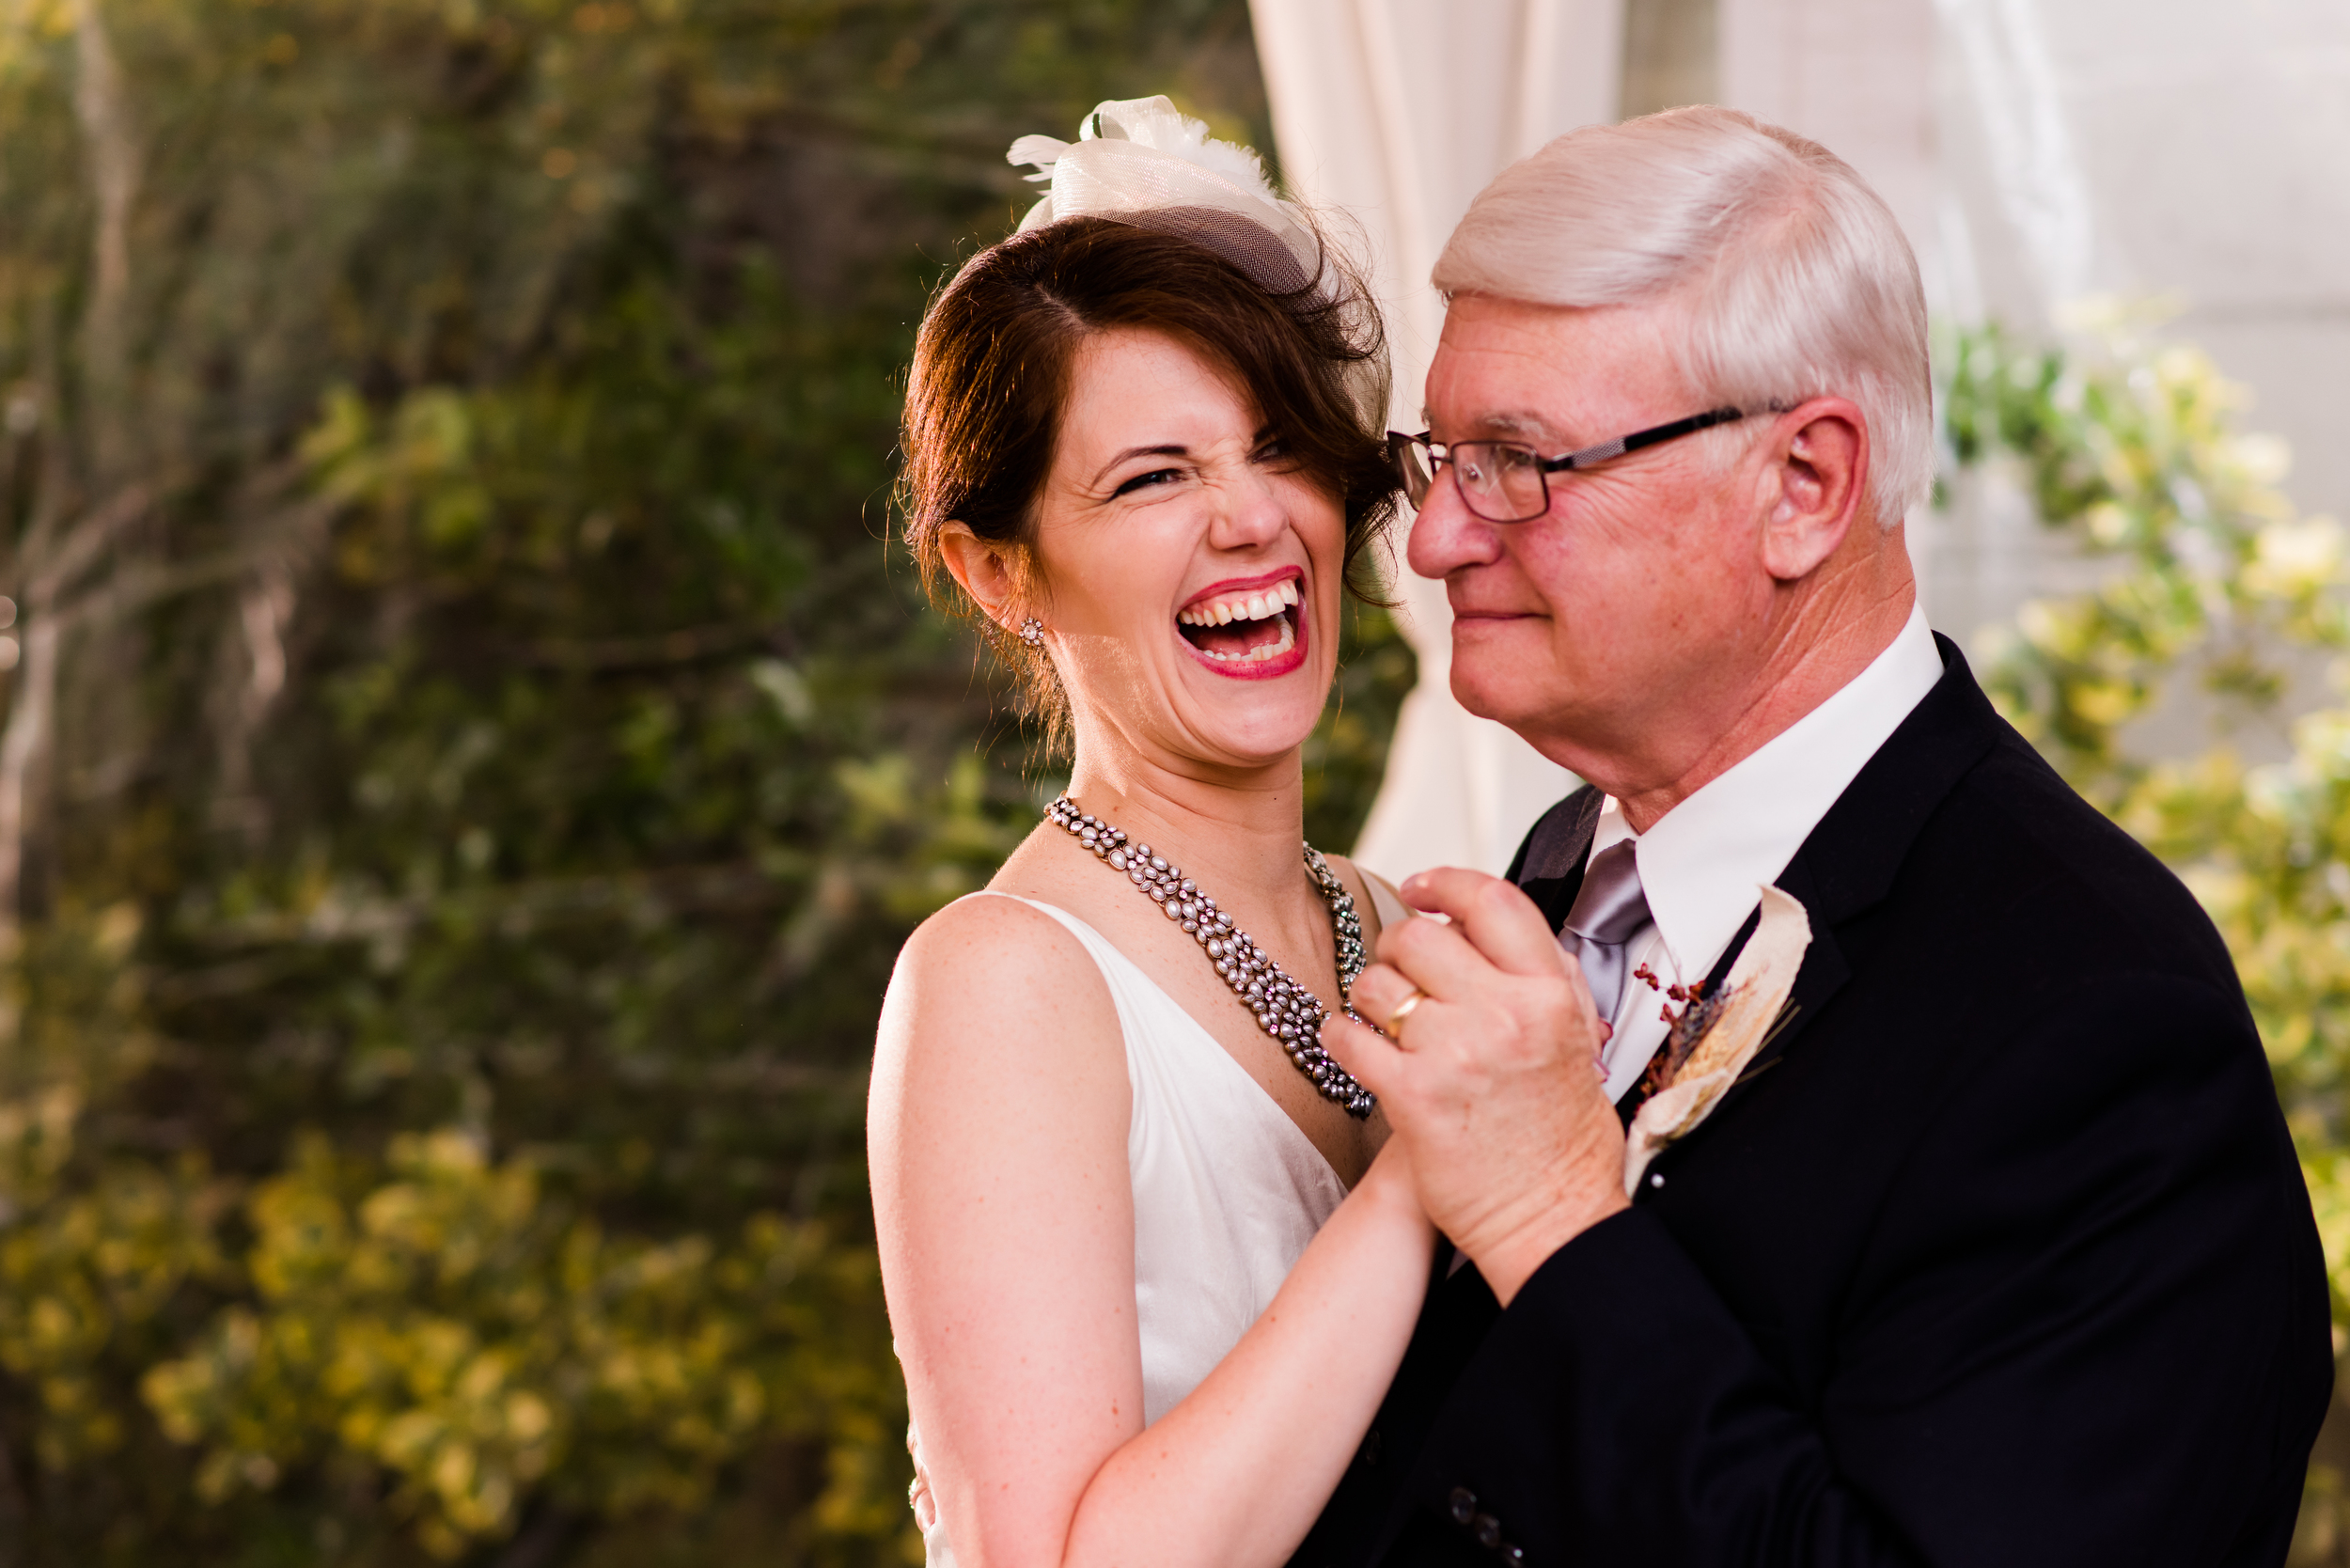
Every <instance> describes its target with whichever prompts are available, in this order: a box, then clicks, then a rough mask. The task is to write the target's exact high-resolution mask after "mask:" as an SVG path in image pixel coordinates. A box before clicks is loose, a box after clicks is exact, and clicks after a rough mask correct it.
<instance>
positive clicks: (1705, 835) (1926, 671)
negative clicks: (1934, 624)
mask: <svg viewBox="0 0 2350 1568" xmlns="http://www.w3.org/2000/svg"><path fill="white" fill-rule="evenodd" d="M1941 679H1942V654H1941V651H1940V650H1938V649H1936V648H1935V645H1934V634H1933V632H1932V631H1930V630H1929V629H1928V628H1927V626H1926V616H1925V611H1924V610H1923V609H1922V608H1913V609H1912V610H1911V611H1910V612H1909V621H1908V624H1906V625H1904V627H1903V628H1902V629H1901V632H1900V634H1899V635H1896V636H1895V637H1894V638H1893V640H1892V642H1890V643H1889V644H1888V645H1887V647H1886V649H1885V651H1884V652H1882V653H1879V654H1878V655H1877V656H1876V658H1875V659H1874V660H1873V661H1872V662H1871V664H1870V666H1869V667H1868V668H1866V669H1864V670H1862V671H1861V672H1860V673H1859V674H1858V675H1856V676H1855V677H1853V679H1852V681H1851V682H1849V683H1848V684H1846V685H1845V686H1844V687H1843V688H1842V689H1841V690H1840V691H1839V692H1837V694H1836V695H1835V696H1833V697H1831V698H1828V699H1827V700H1826V701H1825V702H1823V703H1821V704H1820V705H1819V706H1818V707H1817V708H1814V709H1812V710H1811V712H1810V713H1806V714H1805V715H1804V716H1803V717H1801V718H1799V719H1797V720H1796V721H1795V722H1794V724H1792V725H1790V726H1788V727H1787V729H1784V730H1782V731H1780V732H1779V733H1778V734H1777V735H1775V736H1773V737H1772V738H1771V739H1770V740H1768V741H1766V742H1765V743H1763V745H1762V746H1760V747H1759V748H1757V749H1756V750H1755V751H1753V752H1752V753H1750V754H1749V755H1747V757H1745V758H1743V759H1742V760H1740V761H1739V762H1738V763H1737V764H1736V765H1735V766H1733V767H1731V769H1730V770H1729V771H1728V772H1726V773H1724V774H1722V775H1721V776H1719V777H1717V778H1716V779H1714V780H1712V781H1711V782H1710V783H1708V784H1707V785H1705V787H1704V788H1702V789H1700V790H1699V791H1698V792H1696V793H1695V794H1693V795H1691V796H1690V797H1689V798H1688V799H1686V800H1684V801H1683V802H1682V803H1681V804H1680V805H1678V806H1676V807H1674V808H1672V809H1671V810H1670V811H1668V812H1666V813H1665V815H1664V816H1662V817H1660V818H1658V819H1657V820H1656V821H1655V822H1654V823H1651V824H1650V826H1649V830H1648V831H1647V832H1646V833H1637V834H1636V833H1634V832H1633V831H1632V824H1631V823H1627V822H1626V821H1624V816H1623V809H1622V807H1621V806H1620V805H1619V804H1618V803H1617V801H1616V798H1615V797H1614V796H1613V795H1610V796H1609V797H1608V798H1607V800H1606V804H1605V805H1604V806H1603V807H1602V808H1601V809H1600V817H1599V831H1598V832H1597V833H1596V834H1595V835H1594V836H1593V837H1592V839H1591V849H1590V853H1591V854H1592V855H1597V854H1598V853H1599V852H1600V851H1602V850H1604V849H1606V848H1608V847H1609V846H1611V845H1614V844H1620V843H1622V841H1623V840H1624V839H1633V840H1635V844H1636V847H1635V848H1634V850H1633V858H1634V859H1635V860H1636V861H1637V862H1638V864H1639V868H1640V887H1641V890H1642V891H1643V892H1645V893H1646V894H1647V895H1648V908H1649V918H1650V919H1651V921H1652V922H1653V924H1651V925H1650V926H1648V927H1647V928H1646V929H1645V930H1642V931H1638V932H1635V933H1633V934H1632V936H1631V937H1630V939H1629V940H1628V941H1627V942H1626V943H1625V956H1626V959H1627V960H1628V962H1629V963H1630V964H1631V965H1633V966H1634V967H1637V966H1638V965H1640V964H1646V965H1648V967H1649V969H1650V971H1651V972H1652V973H1653V974H1654V975H1655V976H1656V977H1657V978H1658V980H1661V981H1662V982H1663V983H1664V984H1666V985H1674V984H1687V983H1689V982H1691V981H1693V980H1703V979H1704V978H1705V977H1706V976H1707V975H1708V974H1710V973H1712V971H1713V968H1714V965H1715V964H1716V963H1717V962H1718V961H1719V960H1720V958H1721V956H1722V953H1723V951H1724V949H1727V948H1728V947H1729V946H1730V940H1731V937H1733V936H1735V935H1737V934H1738V928H1739V927H1740V926H1742V925H1744V924H1746V920H1747V916H1748V915H1751V914H1753V913H1754V909H1755V905H1756V904H1758V903H1759V902H1762V896H1763V895H1762V889H1763V886H1766V885H1768V884H1770V883H1772V882H1775V881H1777V880H1778V874H1779V873H1780V872H1781V871H1783V870H1786V869H1787V863H1788V862H1789V861H1790V860H1793V859H1794V857H1795V851H1797V850H1799V849H1801V848H1802V847H1803V841H1804V840H1805V839H1808V838H1810V836H1811V830H1812V829H1813V828H1814V827H1817V826H1818V825H1819V823H1820V819H1821V818H1822V817H1825V816H1826V815H1827V811H1828V808H1829V807H1831V806H1833V805H1835V804H1836V800H1837V797H1838V796H1840V795H1841V794H1842V793H1843V792H1844V790H1845V787H1846V786H1847V785H1849V784H1851V783H1852V781H1853V779H1854V777H1855V776H1857V775H1858V774H1859V772H1860V770H1861V768H1862V767H1863V766H1865V765H1866V764H1867V763H1868V760H1869V759H1870V758H1872V757H1873V756H1875V755H1876V753H1877V749H1878V748H1879V747H1880V746H1882V745H1885V743H1886V742H1887V741H1888V740H1890V739H1891V738H1892V735H1893V731H1894V730H1896V729H1900V728H1901V723H1902V720H1904V719H1905V718H1907V717H1908V716H1909V713H1910V710H1911V709H1913V708H1915V707H1917V706H1918V704H1919V702H1920V701H1922V700H1923V699H1924V698H1925V695H1926V693H1928V692H1930V691H1932V690H1933V689H1934V684H1935V682H1937V681H1939V680H1941ZM1584 865H1585V866H1586V868H1587V869H1588V868H1589V866H1590V861H1589V859H1586V860H1585V862H1584ZM1664 1006H1665V998H1664V997H1662V996H1659V995H1657V993H1656V992H1654V991H1652V990H1650V989H1649V987H1648V985H1647V984H1646V983H1645V982H1643V981H1641V980H1626V981H1625V983H1624V988H1623V996H1622V999H1621V1000H1620V1001H1619V1002H1618V1003H1617V1005H1616V1015H1615V1017H1614V1018H1613V1019H1611V1020H1610V1022H1611V1023H1613V1024H1614V1025H1615V1034H1614V1035H1613V1037H1611V1038H1610V1039H1609V1040H1608V1042H1607V1045H1606V1049H1605V1050H1603V1051H1602V1052H1601V1054H1600V1060H1601V1063H1602V1065H1603V1066H1604V1067H1605V1068H1606V1074H1607V1097H1608V1098H1609V1099H1610V1100H1620V1099H1622V1097H1623V1095H1624V1093H1625V1091H1626V1090H1630V1089H1631V1088H1632V1086H1633V1085H1635V1084H1637V1083H1638V1082H1639V1080H1640V1074H1641V1072H1642V1071H1643V1070H1644V1069H1645V1068H1646V1067H1647V1066H1648V1062H1649V1058H1651V1057H1653V1056H1654V1055H1655V1054H1656V1048H1657V1047H1658V1046H1659V1045H1662V1044H1663V1043H1665V1035H1666V1033H1667V1031H1668V1028H1669V1026H1668V1025H1667V1024H1666V1022H1665V1020H1664V1018H1663V1016H1662V1011H1663V1008H1664Z"/></svg>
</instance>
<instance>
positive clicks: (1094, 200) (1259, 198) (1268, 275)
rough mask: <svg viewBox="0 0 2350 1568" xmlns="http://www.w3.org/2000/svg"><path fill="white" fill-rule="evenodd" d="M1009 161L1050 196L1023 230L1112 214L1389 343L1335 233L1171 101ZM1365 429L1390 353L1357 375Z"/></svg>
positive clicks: (1137, 108) (1097, 123)
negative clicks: (1324, 308)
mask: <svg viewBox="0 0 2350 1568" xmlns="http://www.w3.org/2000/svg"><path fill="white" fill-rule="evenodd" d="M1005 161H1006V162H1008V163H1011V164H1012V165H1022V164H1028V165H1035V167H1036V168H1037V170H1038V171H1039V172H1037V173H1035V174H1031V175H1029V176H1027V178H1028V180H1030V181H1031V182H1034V183H1037V184H1049V185H1050V186H1051V187H1052V188H1051V190H1050V192H1049V193H1048V194H1047V195H1046V196H1044V198H1043V199H1042V201H1039V202H1038V203H1037V204H1036V205H1035V206H1034V207H1032V208H1030V209H1029V210H1028V213H1027V216H1026V217H1024V218H1022V219H1021V220H1020V231H1021V232H1023V233H1026V232H1027V231H1028V230H1029V229H1032V228H1042V227H1044V226H1045V225H1046V224H1049V223H1056V222H1058V221H1059V220H1061V219H1063V218H1106V219H1109V220H1111V221H1112V222H1115V223H1124V224H1131V225H1134V226H1135V227H1138V228H1155V229H1158V230H1161V231H1162V232H1165V233H1171V234H1177V235H1180V236H1182V237H1183V238H1184V239H1187V240H1190V241H1192V242H1194V243H1197V244H1199V245H1201V246H1203V247H1204V248H1206V249H1208V250H1212V251H1214V252H1215V253H1216V254H1217V255H1218V256H1221V257H1223V258H1224V259H1226V260H1227V261H1230V262H1231V263H1232V265H1234V266H1236V267H1238V268H1239V269H1240V270H1241V271H1242V272H1244V273H1246V274H1248V276H1249V277H1250V278H1251V279H1253V280H1254V281H1255V282H1256V283H1257V285H1258V287H1260V288H1261V289H1263V290H1266V291H1267V292H1268V293H1273V294H1284V295H1288V294H1299V293H1303V292H1305V291H1306V290H1314V291H1315V292H1316V293H1318V294H1319V295H1320V297H1321V298H1322V299H1323V300H1324V302H1325V303H1327V304H1328V305H1330V306H1334V307H1336V308H1337V309H1338V310H1340V312H1341V313H1342V317H1343V319H1346V320H1348V321H1350V322H1357V323H1361V322H1365V321H1366V319H1367V318H1368V319H1369V321H1368V324H1370V325H1371V332H1370V333H1369V334H1367V335H1365V334H1359V333H1355V334H1350V336H1356V337H1368V339H1369V340H1371V341H1374V342H1378V341H1384V336H1385V335H1384V333H1383V332H1381V331H1380V330H1379V329H1378V327H1377V325H1376V321H1375V318H1376V314H1377V312H1376V307H1375V306H1372V305H1371V302H1370V300H1369V299H1368V298H1367V297H1366V296H1365V294H1364V292H1363V290H1362V288H1361V286H1360V284H1359V283H1358V282H1357V281H1356V277H1357V275H1358V269H1357V268H1355V266H1353V265H1351V264H1349V262H1348V261H1347V259H1345V258H1344V257H1343V255H1342V254H1341V253H1340V252H1339V251H1338V250H1337V249H1336V248H1335V247H1334V246H1332V244H1331V243H1330V240H1329V237H1328V234H1327V231H1326V228H1325V227H1324V225H1323V224H1321V223H1319V222H1317V221H1316V219H1315V218H1314V217H1313V216H1309V215H1308V212H1306V210H1305V209H1304V208H1302V207H1300V206H1298V205H1297V204H1296V203H1295V202H1291V201H1284V200H1282V199H1281V198H1280V197H1279V196H1276V195H1274V193H1273V187H1272V184H1271V183H1270V182H1269V181H1268V180H1266V179H1265V172H1264V165H1263V163H1262V162H1261V160H1260V159H1259V158H1258V156H1257V154H1256V153H1255V152H1254V151H1252V150H1251V149H1248V148H1246V147H1242V146H1240V145H1238V144H1237V143H1234V142H1224V141H1217V140H1215V139H1214V137H1212V136H1210V135H1209V134H1208V127H1207V124H1206V122H1205V121H1202V120H1197V119H1194V118H1191V117H1190V116H1188V115H1186V114H1184V113H1183V111H1182V110H1180V109H1178V108H1176V107H1175V105H1174V103H1173V102H1170V101H1169V100H1167V98H1165V97H1156V98H1124V99H1109V100H1106V101H1105V102H1102V103H1099V104H1097V105H1095V107H1094V110H1093V112H1092V113H1091V114H1089V115H1088V116H1086V118H1085V119H1084V121H1083V122H1082V123H1081V124H1080V125H1079V126H1078V128H1077V139H1076V140H1075V141H1074V142H1064V141H1061V140H1059V139H1058V138H1057V137H1053V136H1039V135H1029V136H1023V137H1021V138H1020V139H1019V140H1018V141H1016V142H1014V143H1012V144H1011V150H1010V151H1009V152H1007V153H1006V154H1005ZM1350 379H1351V380H1352V382H1353V383H1354V388H1353V389H1354V393H1355V400H1356V401H1357V402H1358V403H1359V404H1360V405H1361V411H1362V413H1363V416H1364V417H1365V419H1366V420H1367V421H1369V422H1370V423H1372V424H1377V423H1380V422H1383V421H1384V420H1385V419H1386V417H1387V356H1386V354H1385V353H1379V354H1377V355H1376V356H1375V358H1374V359H1372V360H1370V361H1366V362H1365V364H1364V365H1363V366H1362V367H1361V368H1360V369H1359V371H1358V372H1357V373H1355V375H1353V376H1352V377H1351V378H1350Z"/></svg>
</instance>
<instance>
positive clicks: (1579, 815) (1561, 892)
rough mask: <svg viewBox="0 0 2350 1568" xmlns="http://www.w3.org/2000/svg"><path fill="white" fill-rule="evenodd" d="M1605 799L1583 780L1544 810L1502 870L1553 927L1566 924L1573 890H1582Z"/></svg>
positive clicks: (1573, 902) (1572, 899) (1573, 903)
mask: <svg viewBox="0 0 2350 1568" xmlns="http://www.w3.org/2000/svg"><path fill="white" fill-rule="evenodd" d="M1606 803H1607V796H1606V794H1605V793H1604V792H1601V791H1600V790H1599V789H1598V788H1596V787H1595V786H1593V785H1590V784H1586V785H1584V786H1583V788H1581V789H1579V790H1577V791H1575V792H1574V793H1573V794H1571V795H1569V796H1567V798H1566V799H1564V800H1562V801H1560V802H1559V804H1558V805H1556V806H1554V807H1552V808H1550V809H1549V810H1547V811H1545V812H1543V816H1542V820H1541V821H1539V822H1537V823H1535V824H1534V827H1533V831H1531V832H1529V833H1528V834H1527V836H1526V841H1525V842H1524V843H1522V844H1520V845H1519V846H1518V853H1517V855H1516V856H1515V857H1514V858H1513V859H1512V860H1511V862H1510V870H1508V871H1507V872H1505V873H1504V875H1506V876H1507V877H1508V879H1509V880H1510V881H1512V882H1514V883H1516V884H1517V885H1518V886H1519V888H1520V889H1521V890H1523V891H1524V892H1525V894H1526V896H1527V897H1528V898H1529V899H1532V900H1533V901H1534V904H1535V907H1536V908H1538V909H1540V910H1541V911H1542V912H1543V918H1544V919H1545V920H1548V921H1549V922H1550V929H1551V930H1552V931H1554V932H1555V931H1557V930H1558V929H1559V927H1560V926H1562V925H1564V924H1566V921H1567V912H1568V911H1570V910H1572V909H1573V908H1574V907H1575V894H1576V893H1578V892H1580V891H1582V888H1583V864H1584V861H1585V860H1586V859H1587V858H1589V856H1590V851H1591V839H1592V838H1593V836H1594V835H1596V834H1597V833H1598V832H1599V813H1600V808H1601V807H1603V806H1605V805H1606Z"/></svg>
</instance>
